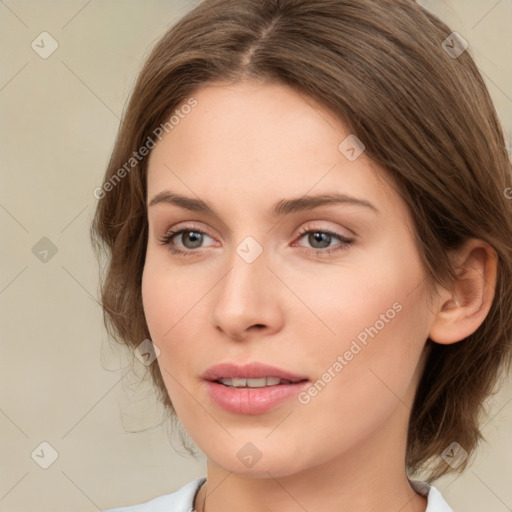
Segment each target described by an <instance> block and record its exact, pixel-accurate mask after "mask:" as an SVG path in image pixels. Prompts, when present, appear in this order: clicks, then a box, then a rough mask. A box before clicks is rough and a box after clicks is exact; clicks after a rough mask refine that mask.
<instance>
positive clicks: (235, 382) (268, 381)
mask: <svg viewBox="0 0 512 512" xmlns="http://www.w3.org/2000/svg"><path fill="white" fill-rule="evenodd" d="M307 380H308V379H294V380H288V379H281V378H279V377H261V378H258V379H250V378H230V377H224V378H221V379H216V380H214V381H213V382H217V383H218V384H222V385H223V386H226V387H229V388H241V389H258V388H267V387H272V386H283V385H289V384H297V383H300V382H306V381H307Z"/></svg>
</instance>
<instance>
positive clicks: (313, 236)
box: [309, 231, 330, 248]
mask: <svg viewBox="0 0 512 512" xmlns="http://www.w3.org/2000/svg"><path fill="white" fill-rule="evenodd" d="M318 238H319V239H320V242H321V240H322V239H324V242H325V239H326V238H327V245H324V246H322V247H320V248H323V247H329V241H330V240H329V239H330V235H328V234H327V233H321V232H318V231H317V232H314V233H311V234H310V240H309V242H310V243H311V245H312V246H313V247H315V243H316V242H317V240H318ZM312 241H313V242H312Z"/></svg>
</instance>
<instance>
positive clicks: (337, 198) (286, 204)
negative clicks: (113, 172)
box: [149, 190, 380, 217]
mask: <svg viewBox="0 0 512 512" xmlns="http://www.w3.org/2000/svg"><path fill="white" fill-rule="evenodd" d="M161 203H166V204H172V205H175V206H179V207H180V208H184V209H186V210H190V211H193V212H201V213H206V214H208V215H212V216H217V215H216V213H215V211H214V210H213V209H212V208H210V206H208V204H206V203H205V202H204V201H202V200H201V199H193V198H191V197H185V196H181V195H179V194H175V193H173V192H171V191H169V190H164V191H163V192H160V193H158V194H156V195H155V196H154V197H153V199H151V202H150V203H149V206H155V205H157V204H161ZM332 204H349V205H357V206H364V207H366V208H369V209H371V210H373V211H374V212H375V213H377V214H379V213H380V212H379V210H378V209H377V208H376V207H375V206H374V205H373V204H372V203H370V202H369V201H367V200H366V199H358V198H357V197H353V196H350V195H347V194H337V193H332V194H320V195H316V196H303V197H297V198H293V199H281V200H280V201H278V202H277V203H275V204H274V206H273V207H272V209H271V210H270V214H271V215H272V217H281V216H283V215H287V214H289V213H295V212H301V211H308V210H312V209H314V208H318V207H320V206H325V205H332Z"/></svg>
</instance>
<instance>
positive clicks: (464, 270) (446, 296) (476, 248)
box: [429, 238, 498, 344]
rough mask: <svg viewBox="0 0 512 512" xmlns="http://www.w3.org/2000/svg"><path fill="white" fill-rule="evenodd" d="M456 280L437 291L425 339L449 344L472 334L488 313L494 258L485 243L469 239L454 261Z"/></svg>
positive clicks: (494, 281)
mask: <svg viewBox="0 0 512 512" xmlns="http://www.w3.org/2000/svg"><path fill="white" fill-rule="evenodd" d="M454 263H455V272H456V274H457V280H456V281H455V282H454V283H453V285H452V289H451V290H447V289H445V288H443V289H441V290H440V291H439V290H438V291H439V301H438V302H437V304H438V306H437V310H435V311H434V312H435V313H436V316H435V318H434V321H433V323H432V325H431V327H430V334H429V338H430V339H431V340H432V341H435V342H436V343H441V344H450V343H456V342H457V341H461V340H463V339H464V338H466V337H467V336H469V335H470V334H473V333H474V332H475V331H476V330H477V329H478V328H479V327H480V325H481V324H482V323H483V321H484V320H485V317H486V316H487V314H488V313H489V310H490V308H491V304H492V301H493V298H494V292H495V288H496V277H497V268H498V256H497V254H496V251H495V250H494V249H493V248H492V247H491V246H490V245H489V244H487V243H486V242H484V241H482V240H478V239H474V238H472V239H469V240H468V241H466V243H465V244H464V245H463V247H462V248H461V249H459V250H458V251H457V253H456V254H455V257H454Z"/></svg>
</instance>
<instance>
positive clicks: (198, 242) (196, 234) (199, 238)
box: [184, 231, 203, 249]
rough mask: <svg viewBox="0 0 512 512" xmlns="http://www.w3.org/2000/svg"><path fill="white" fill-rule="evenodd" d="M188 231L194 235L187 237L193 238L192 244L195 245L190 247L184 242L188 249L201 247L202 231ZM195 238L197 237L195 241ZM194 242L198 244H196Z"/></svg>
mask: <svg viewBox="0 0 512 512" xmlns="http://www.w3.org/2000/svg"><path fill="white" fill-rule="evenodd" d="M187 233H188V234H189V235H192V236H188V237H186V238H191V239H192V245H193V247H188V246H187V245H186V244H184V245H185V246H186V247H187V248H188V249H197V247H200V246H201V241H202V236H203V235H202V234H201V233H198V232H196V231H187ZM194 238H195V241H194ZM194 243H195V244H196V245H194Z"/></svg>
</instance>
